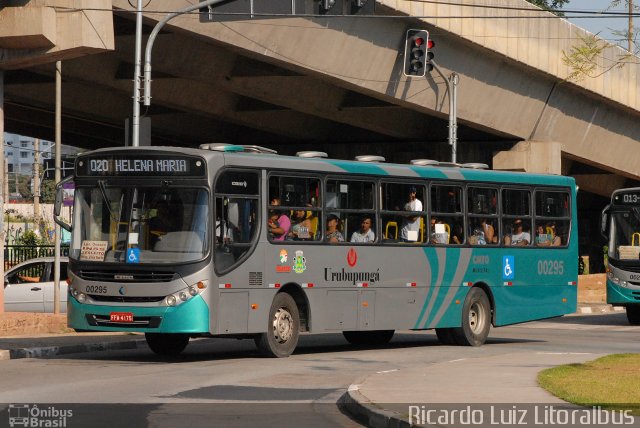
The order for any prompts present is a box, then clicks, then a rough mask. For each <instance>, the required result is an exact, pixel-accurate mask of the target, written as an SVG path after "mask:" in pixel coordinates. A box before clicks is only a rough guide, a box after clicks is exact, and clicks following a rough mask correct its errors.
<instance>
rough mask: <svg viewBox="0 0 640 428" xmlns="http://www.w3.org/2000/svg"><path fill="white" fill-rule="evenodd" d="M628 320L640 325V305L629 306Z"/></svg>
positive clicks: (630, 322)
mask: <svg viewBox="0 0 640 428" xmlns="http://www.w3.org/2000/svg"><path fill="white" fill-rule="evenodd" d="M627 320H629V324H631V325H640V305H634V306H627Z"/></svg>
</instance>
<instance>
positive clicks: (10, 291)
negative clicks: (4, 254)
mask: <svg viewBox="0 0 640 428" xmlns="http://www.w3.org/2000/svg"><path fill="white" fill-rule="evenodd" d="M53 262H54V258H53V257H39V258H37V259H31V260H27V261H26V262H22V263H20V264H18V265H15V266H14V267H12V268H11V269H9V270H8V271H7V273H6V274H5V276H4V310H5V311H6V312H51V313H52V312H53ZM68 263H69V259H68V257H60V312H67V281H66V280H67V265H68Z"/></svg>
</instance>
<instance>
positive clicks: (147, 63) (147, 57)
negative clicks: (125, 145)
mask: <svg viewBox="0 0 640 428" xmlns="http://www.w3.org/2000/svg"><path fill="white" fill-rule="evenodd" d="M224 1H227V0H207V1H203V2H200V3H198V4H196V5H191V6H188V7H185V8H184V9H180V10H177V11H175V12H171V13H169V14H168V15H167V16H165V17H164V18H163V19H162V21H159V22H158V23H157V24H156V26H155V27H153V31H151V34H150V35H149V39H148V40H147V46H146V48H145V52H144V97H143V98H144V100H143V103H144V105H145V106H149V105H151V50H152V49H153V43H154V42H155V40H156V37H157V36H158V33H160V30H162V27H164V26H165V24H166V23H167V22H169V21H170V20H172V19H173V18H175V17H176V16H180V15H184V14H185V13H189V12H193V11H194V10H197V9H201V8H203V7H207V6H213V5H214V4H216V3H222V2H224ZM140 31H141V30H140ZM138 120H139V119H138ZM134 121H135V118H134ZM134 123H135V122H134ZM135 132H140V128H137V129H134V133H135Z"/></svg>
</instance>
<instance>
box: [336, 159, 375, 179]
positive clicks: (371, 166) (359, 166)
mask: <svg viewBox="0 0 640 428" xmlns="http://www.w3.org/2000/svg"><path fill="white" fill-rule="evenodd" d="M327 162H328V163H330V164H331V165H334V166H337V167H339V168H342V169H344V170H345V171H346V172H350V173H352V174H371V175H388V174H387V172H386V171H385V170H384V169H383V168H381V167H380V165H378V164H376V163H374V162H356V161H345V160H337V159H332V160H327ZM346 179H347V178H346V177H345V180H346Z"/></svg>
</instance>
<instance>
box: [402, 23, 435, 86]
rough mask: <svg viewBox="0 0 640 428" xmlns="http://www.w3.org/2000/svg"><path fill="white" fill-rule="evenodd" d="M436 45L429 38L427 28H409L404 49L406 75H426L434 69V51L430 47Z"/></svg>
mask: <svg viewBox="0 0 640 428" xmlns="http://www.w3.org/2000/svg"><path fill="white" fill-rule="evenodd" d="M433 46H434V43H433V41H431V40H429V32H428V31H427V30H407V40H406V44H405V49H404V75H405V76H424V75H425V73H426V72H427V70H428V71H431V70H433V64H431V63H430V61H431V59H433V52H431V51H430V50H429V49H430V48H432V47H433Z"/></svg>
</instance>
